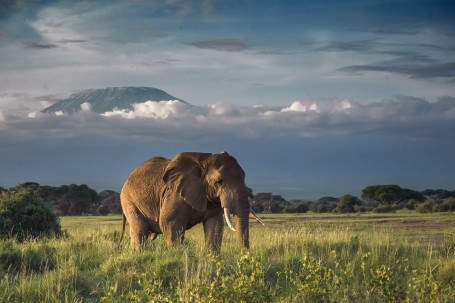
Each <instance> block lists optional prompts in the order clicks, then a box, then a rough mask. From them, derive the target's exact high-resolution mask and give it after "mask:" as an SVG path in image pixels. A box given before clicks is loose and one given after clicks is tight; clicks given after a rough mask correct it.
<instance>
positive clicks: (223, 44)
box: [188, 39, 248, 52]
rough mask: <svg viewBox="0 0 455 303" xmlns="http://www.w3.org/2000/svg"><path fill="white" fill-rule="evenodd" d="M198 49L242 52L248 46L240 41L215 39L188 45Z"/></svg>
mask: <svg viewBox="0 0 455 303" xmlns="http://www.w3.org/2000/svg"><path fill="white" fill-rule="evenodd" d="M188 44H190V45H193V46H195V47H197V48H204V49H213V50H217V51H225V52H241V51H243V50H245V49H247V48H248V44H246V43H245V42H243V41H241V40H238V39H215V40H203V41H195V42H191V43H188Z"/></svg>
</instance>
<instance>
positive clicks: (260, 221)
mask: <svg viewBox="0 0 455 303" xmlns="http://www.w3.org/2000/svg"><path fill="white" fill-rule="evenodd" d="M250 213H251V214H252V215H253V217H254V219H256V221H258V222H259V223H261V224H262V225H264V226H265V223H264V221H262V220H261V218H259V217H258V215H256V213H255V212H254V210H252V209H251V208H250Z"/></svg>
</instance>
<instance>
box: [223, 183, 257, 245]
mask: <svg viewBox="0 0 455 303" xmlns="http://www.w3.org/2000/svg"><path fill="white" fill-rule="evenodd" d="M221 206H222V207H223V209H224V218H225V220H226V223H227V225H228V226H229V228H230V229H232V230H234V231H235V232H236V233H237V236H238V240H239V244H240V246H242V247H243V248H249V247H250V240H249V222H248V220H249V215H250V203H249V201H248V195H247V192H246V189H245V190H237V191H226V192H224V193H223V194H222V195H221ZM231 211H232V213H233V214H234V220H235V229H234V226H232V222H231V219H230V213H231Z"/></svg>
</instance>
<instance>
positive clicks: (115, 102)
mask: <svg viewBox="0 0 455 303" xmlns="http://www.w3.org/2000/svg"><path fill="white" fill-rule="evenodd" d="M169 100H178V101H181V102H184V103H186V102H185V101H183V100H181V99H179V98H176V97H174V96H172V95H170V94H168V93H166V92H165V91H162V90H160V89H157V88H153V87H109V88H104V89H90V90H85V91H83V92H80V93H76V94H72V95H71V96H69V97H68V98H66V99H63V100H61V101H59V102H57V103H55V104H53V105H51V106H49V107H47V108H45V109H43V110H42V111H41V112H43V113H55V112H59V111H62V112H64V113H69V114H73V113H76V112H78V111H80V110H81V105H82V104H83V103H89V104H90V105H91V110H92V112H95V113H99V114H102V113H105V112H109V111H113V110H114V109H133V106H132V105H133V104H135V103H143V102H146V101H156V102H159V101H169Z"/></svg>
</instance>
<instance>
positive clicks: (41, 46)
mask: <svg viewBox="0 0 455 303" xmlns="http://www.w3.org/2000/svg"><path fill="white" fill-rule="evenodd" d="M24 47H25V48H32V49H33V48H34V49H49V48H55V47H57V46H56V45H54V44H50V43H37V42H24Z"/></svg>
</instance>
